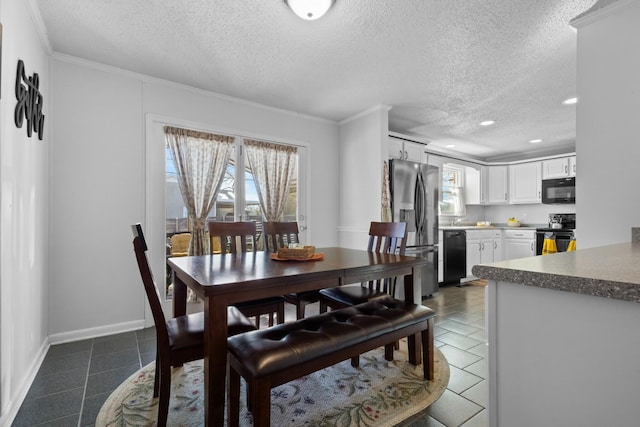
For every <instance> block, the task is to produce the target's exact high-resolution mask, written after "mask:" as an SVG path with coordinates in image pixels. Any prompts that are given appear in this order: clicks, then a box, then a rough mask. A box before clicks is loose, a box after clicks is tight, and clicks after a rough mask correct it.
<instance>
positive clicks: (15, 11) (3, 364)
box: [0, 0, 53, 425]
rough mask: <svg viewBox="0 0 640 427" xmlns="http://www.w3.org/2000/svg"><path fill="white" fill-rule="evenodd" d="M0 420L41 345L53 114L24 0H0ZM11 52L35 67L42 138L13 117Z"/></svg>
mask: <svg viewBox="0 0 640 427" xmlns="http://www.w3.org/2000/svg"><path fill="white" fill-rule="evenodd" d="M0 22H2V25H3V37H2V99H1V100H0V238H1V239H0V241H1V243H0V326H1V327H0V330H1V332H0V425H7V424H8V422H9V420H11V419H13V417H14V416H15V414H16V413H17V411H18V409H19V406H20V404H21V403H22V399H23V398H24V396H25V395H26V393H27V391H28V388H29V386H30V384H31V381H32V379H33V377H34V376H35V374H36V371H37V369H38V367H39V365H40V362H41V360H42V358H43V357H44V354H45V352H46V350H47V348H48V340H47V334H48V321H49V295H50V281H49V259H48V254H49V225H48V218H49V217H48V204H49V186H48V182H49V168H48V160H49V159H48V157H49V151H50V147H51V140H50V138H49V134H50V132H49V131H50V129H51V125H52V118H53V114H52V111H51V108H50V99H51V91H50V77H49V62H48V53H47V49H46V46H45V45H44V44H43V43H42V42H41V39H40V37H39V33H38V31H37V28H36V26H35V25H34V23H33V20H32V18H31V14H30V10H29V9H28V2H26V1H8V0H0ZM18 59H22V60H23V61H24V65H25V72H26V74H27V75H28V76H33V73H38V75H39V76H40V92H41V93H42V94H43V96H44V102H45V104H44V115H45V123H44V140H43V141H40V140H39V139H38V137H37V135H36V134H35V133H33V135H32V137H31V138H29V137H27V131H26V122H25V123H24V124H23V127H22V128H21V129H18V128H17V127H16V125H15V124H14V119H13V114H14V108H15V105H16V98H15V92H14V85H15V81H16V68H17V63H18Z"/></svg>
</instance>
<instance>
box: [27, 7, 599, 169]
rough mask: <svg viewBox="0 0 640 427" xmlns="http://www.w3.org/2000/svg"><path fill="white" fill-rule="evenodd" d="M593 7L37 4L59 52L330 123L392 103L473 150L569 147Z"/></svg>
mask: <svg viewBox="0 0 640 427" xmlns="http://www.w3.org/2000/svg"><path fill="white" fill-rule="evenodd" d="M594 3H595V0H393V1H383V0H337V1H336V3H335V5H334V7H333V8H332V9H331V10H330V11H329V12H328V13H327V15H326V16H325V17H323V18H322V19H319V20H317V21H304V20H302V19H300V18H298V17H296V16H295V15H294V14H293V13H292V12H291V11H290V10H289V9H288V8H287V7H286V5H285V3H284V2H283V1H282V0H260V1H238V0H189V1H184V0H134V1H132V0H109V1H105V0H35V4H36V6H37V8H38V10H39V11H40V14H41V15H42V20H43V22H44V24H45V27H46V31H47V36H48V38H49V41H50V43H51V46H52V49H53V50H54V51H55V52H59V53H63V54H68V55H73V56H76V57H80V58H85V59H88V60H91V61H96V62H99V63H103V64H108V65H111V66H115V67H119V68H123V69H126V70H131V71H135V72H139V73H143V74H147V75H150V76H155V77H159V78H162V79H167V80H171V81H174V82H179V83H184V84H187V85H190V86H194V87H197V88H202V89H206V90H211V91H214V92H218V93H221V94H225V95H230V96H234V97H238V98H243V99H247V100H251V101H255V102H258V103H261V104H266V105H270V106H274V107H278V108H283V109H286V110H291V111H295V112H299V113H304V114H309V115H313V116H318V117H323V118H327V119H331V120H335V121H340V120H343V119H345V118H348V117H350V116H352V115H354V114H357V113H359V112H362V111H364V110H366V109H368V108H370V107H372V106H375V105H379V104H387V105H390V106H392V109H391V111H390V113H389V114H390V116H389V117H390V119H389V121H390V130H392V131H395V132H400V133H404V134H409V135H416V136H421V137H422V138H424V139H427V140H430V141H432V144H433V145H434V146H440V147H444V146H445V145H448V144H455V145H456V147H455V148H454V149H453V150H456V151H459V152H461V153H465V154H467V155H470V156H473V157H477V158H482V159H498V158H501V157H503V158H506V157H509V156H517V155H518V154H520V153H523V152H530V151H532V150H542V151H546V150H549V151H553V150H566V149H567V148H571V147H573V146H574V144H575V109H576V107H575V106H564V105H562V104H561V101H563V100H564V99H566V98H569V97H572V96H576V84H575V81H576V32H575V31H574V30H573V29H572V28H571V27H570V26H569V21H570V20H571V19H573V18H574V17H576V16H577V15H579V14H581V13H583V12H585V11H586V10H588V9H589V8H590V7H591V6H592V5H593V4H594ZM487 119H492V120H495V121H496V124H495V125H493V126H489V127H481V126H479V125H478V123H479V122H480V121H483V120H487ZM534 138H540V139H543V142H542V143H540V144H536V145H533V144H530V143H528V141H529V140H531V139H534Z"/></svg>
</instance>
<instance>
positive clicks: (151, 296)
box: [131, 224, 169, 348]
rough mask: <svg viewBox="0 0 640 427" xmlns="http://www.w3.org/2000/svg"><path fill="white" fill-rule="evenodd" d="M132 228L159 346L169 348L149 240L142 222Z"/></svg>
mask: <svg viewBox="0 0 640 427" xmlns="http://www.w3.org/2000/svg"><path fill="white" fill-rule="evenodd" d="M131 230H132V231H133V250H134V252H135V254H136V260H137V261H138V270H140V276H141V277H142V284H143V285H144V291H145V293H146V294H147V300H148V301H149V306H151V314H152V315H153V323H154V324H155V326H156V336H157V337H156V339H157V340H158V347H159V348H160V347H161V346H167V348H168V346H169V332H168V331H167V323H166V319H165V317H164V313H163V311H162V304H161V303H160V296H159V295H158V290H157V288H156V284H155V281H154V280H153V274H152V273H151V269H150V268H149V261H148V260H147V242H146V240H145V238H144V233H143V232H142V226H141V225H140V224H134V225H132V226H131Z"/></svg>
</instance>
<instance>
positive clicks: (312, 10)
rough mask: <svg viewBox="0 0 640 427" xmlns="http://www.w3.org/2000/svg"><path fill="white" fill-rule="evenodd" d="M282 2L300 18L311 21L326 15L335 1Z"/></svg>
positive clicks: (297, 0) (292, 0)
mask: <svg viewBox="0 0 640 427" xmlns="http://www.w3.org/2000/svg"><path fill="white" fill-rule="evenodd" d="M284 2H285V3H286V4H287V6H289V8H290V9H291V10H293V13H295V14H296V15H298V16H299V17H300V18H302V19H306V20H308V21H313V20H314V19H318V18H321V17H322V16H323V15H324V14H325V13H327V11H328V10H329V9H331V6H333V3H335V0H284Z"/></svg>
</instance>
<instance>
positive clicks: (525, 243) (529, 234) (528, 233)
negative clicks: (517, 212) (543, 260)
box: [502, 230, 536, 260]
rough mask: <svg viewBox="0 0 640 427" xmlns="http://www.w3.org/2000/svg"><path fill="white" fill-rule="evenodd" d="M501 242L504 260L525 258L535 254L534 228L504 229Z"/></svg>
mask: <svg viewBox="0 0 640 427" xmlns="http://www.w3.org/2000/svg"><path fill="white" fill-rule="evenodd" d="M502 242H503V259H504V260H509V259H516V258H525V257H529V256H535V254H536V231H535V230H504V232H503V239H502Z"/></svg>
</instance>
